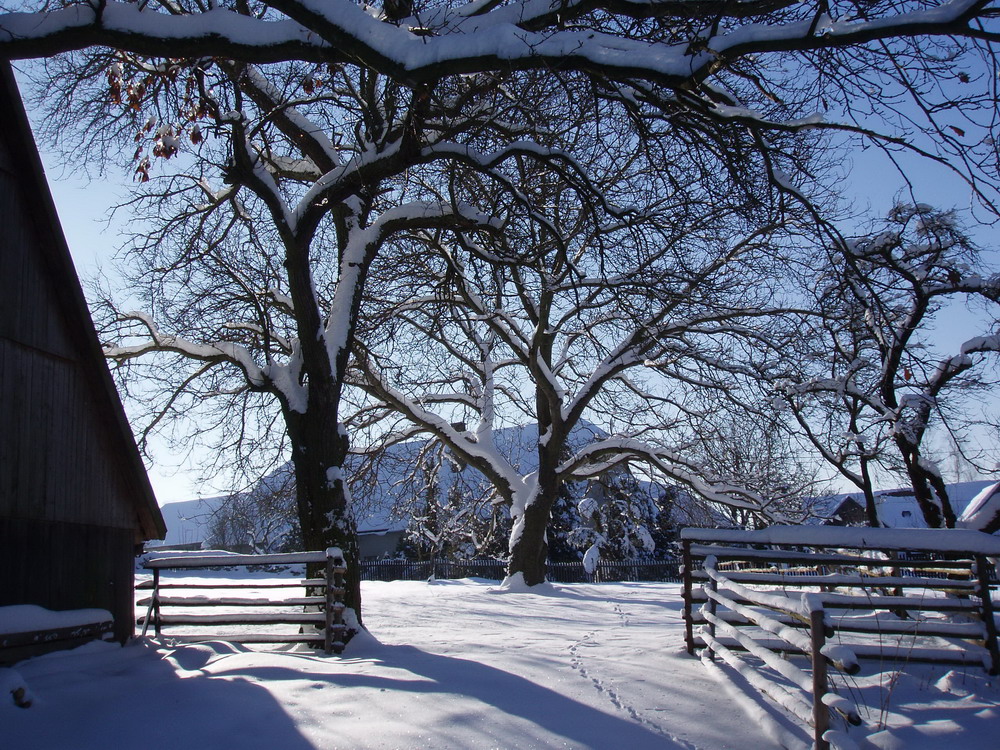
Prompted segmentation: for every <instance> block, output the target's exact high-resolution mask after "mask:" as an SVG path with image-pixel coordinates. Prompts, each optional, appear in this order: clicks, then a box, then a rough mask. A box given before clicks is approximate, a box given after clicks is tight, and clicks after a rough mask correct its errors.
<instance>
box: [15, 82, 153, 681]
mask: <svg viewBox="0 0 1000 750" xmlns="http://www.w3.org/2000/svg"><path fill="white" fill-rule="evenodd" d="M0 217H2V218H0V221H2V226H3V231H0V647H2V648H0V661H3V660H7V661H10V660H13V659H14V656H12V654H14V652H15V650H16V649H15V646H14V645H13V644H15V642H17V639H16V638H15V637H14V635H23V634H17V633H14V631H12V630H11V627H10V626H9V624H10V621H12V620H14V619H17V620H18V622H21V623H23V624H24V625H25V626H27V625H30V624H31V623H32V622H35V623H36V624H37V625H38V628H34V629H41V628H46V627H47V626H45V625H42V624H40V623H41V620H42V619H44V618H45V617H47V616H48V615H46V614H45V613H44V610H59V611H65V610H74V611H77V612H78V611H80V610H98V611H100V610H103V611H106V612H108V613H110V614H111V616H113V622H114V625H113V634H114V637H115V638H116V639H118V640H120V641H124V640H125V639H126V638H128V637H129V636H131V635H132V633H133V629H134V624H133V623H134V614H133V567H134V557H135V554H136V552H137V550H138V549H139V548H141V545H142V543H143V542H144V541H145V540H148V539H153V538H158V537H162V536H163V534H164V533H165V527H164V524H163V519H162V517H161V515H160V511H159V508H158V507H157V504H156V499H155V497H154V495H153V490H152V488H151V487H150V484H149V479H148V477H147V475H146V471H145V468H144V467H143V464H142V460H141V458H140V456H139V452H138V450H137V448H136V445H135V440H134V438H133V436H132V432H131V429H130V428H129V425H128V422H127V421H126V419H125V413H124V410H123V409H122V405H121V401H120V400H119V398H118V393H117V391H116V390H115V386H114V383H113V382H112V379H111V375H110V373H109V372H108V368H107V364H106V363H105V361H104V357H103V355H102V352H101V347H100V344H99V342H98V339H97V334H96V332H95V331H94V326H93V323H92V321H91V318H90V313H89V311H88V309H87V304H86V301H85V299H84V296H83V291H82V290H81V288H80V282H79V279H78V278H77V276H76V271H75V270H74V268H73V262H72V259H71V258H70V254H69V248H68V247H67V245H66V240H65V238H64V237H63V234H62V231H61V230H60V227H59V221H58V218H57V216H56V212H55V207H54V205H53V203H52V197H51V195H50V194H49V191H48V186H47V183H46V181H45V176H44V173H43V170H42V165H41V161H40V159H39V157H38V153H37V151H36V149H35V145H34V140H33V138H32V135H31V130H30V128H29V126H28V120H27V117H26V116H25V113H24V108H23V106H22V104H21V99H20V95H19V93H18V91H17V86H16V84H15V81H14V76H13V73H12V71H11V68H10V66H9V65H8V64H6V63H3V64H0ZM14 607H16V608H17V609H16V613H17V614H18V616H17V617H15V616H14V614H12V613H15V610H13V609H10V608H14ZM39 608H42V609H39ZM5 609H6V616H5V615H4V614H3V613H4V610H5ZM35 610H38V611H39V615H38V618H36V619H32V618H27V619H25V618H24V617H23V615H24V613H25V612H26V611H35ZM67 616H68V615H66V616H63V617H62V618H61V619H60V618H59V617H55V619H54V620H53V622H69V620H67V619H66V617H67ZM4 620H7V621H8V622H7V625H8V626H5V625H4ZM70 620H72V622H73V623H76V622H77V620H76V619H74V618H72V617H70ZM15 630H16V628H15ZM43 645H44V644H43ZM66 645H72V644H66ZM29 646H31V647H29V648H21V647H17V649H19V650H17V654H20V657H19V658H24V656H26V655H31V654H32V653H34V652H35V651H37V649H38V648H40V647H42V646H40V645H39V644H29Z"/></svg>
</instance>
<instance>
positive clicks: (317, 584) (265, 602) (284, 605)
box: [137, 547, 347, 654]
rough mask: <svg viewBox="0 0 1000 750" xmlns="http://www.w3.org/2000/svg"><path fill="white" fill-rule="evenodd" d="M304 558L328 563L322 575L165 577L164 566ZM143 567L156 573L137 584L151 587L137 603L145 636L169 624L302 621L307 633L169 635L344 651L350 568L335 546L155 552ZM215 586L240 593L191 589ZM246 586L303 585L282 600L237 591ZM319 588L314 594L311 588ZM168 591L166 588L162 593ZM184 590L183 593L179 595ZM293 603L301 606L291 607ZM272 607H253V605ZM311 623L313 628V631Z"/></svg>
mask: <svg viewBox="0 0 1000 750" xmlns="http://www.w3.org/2000/svg"><path fill="white" fill-rule="evenodd" d="M302 563H324V564H325V572H324V576H323V577H320V578H305V579H301V580H289V581H287V582H283V581H282V582H269V583H260V582H247V581H232V582H214V581H213V582H210V583H190V582H183V581H172V582H170V581H168V582H163V581H161V576H160V571H162V570H170V569H184V570H196V569H206V568H220V567H232V566H240V567H249V566H265V565H292V564H302ZM144 567H145V568H146V569H148V570H151V571H152V572H153V579H152V580H151V581H149V582H148V583H143V584H139V585H138V586H137V588H138V589H147V590H148V589H151V595H150V596H149V597H148V598H146V599H142V600H140V601H139V602H137V606H144V607H147V610H146V614H145V616H143V617H140V618H139V621H138V624H139V625H141V626H142V634H143V635H146V633H147V631H148V629H149V626H150V625H152V626H153V633H154V635H155V636H156V637H160V636H161V635H162V628H163V627H164V626H170V625H188V626H220V627H221V626H230V625H276V624H289V625H302V626H304V627H303V628H302V630H303V632H300V633H294V634H277V633H260V632H253V633H237V634H232V633H227V634H212V633H204V634H202V633H199V634H197V635H190V634H187V635H172V634H171V635H168V636H167V637H169V638H171V639H173V640H178V641H205V640H224V641H233V642H238V643H315V644H317V645H318V644H323V648H324V650H325V651H326V653H328V654H329V653H337V654H339V653H341V652H342V651H343V650H344V636H345V633H346V630H347V625H346V624H345V622H344V617H343V615H344V601H343V600H344V591H345V585H344V573H345V572H346V570H347V567H346V564H345V563H344V555H343V553H342V552H341V551H340V550H339V549H338V548H336V547H333V548H330V549H328V550H326V551H325V552H292V553H287V554H276V555H228V554H227V555H193V556H187V555H184V556H164V557H151V558H150V559H149V560H147V561H146V563H145V565H144ZM199 589H202V590H204V589H211V590H214V591H218V590H222V591H228V590H233V591H235V592H237V595H236V596H218V595H214V596H207V597H206V596H198V595H196V594H192V593H191V592H192V591H197V590H199ZM247 589H304V592H303V595H301V596H288V597H284V598H280V599H270V598H248V597H245V596H239V592H240V590H242V591H243V592H245V591H246V590H247ZM317 589H319V590H321V591H322V592H323V593H321V594H319V595H316V594H313V593H311V592H313V591H315V590H317ZM164 592H165V593H164ZM178 592H183V595H177V594H178ZM164 608H183V609H189V608H199V609H200V608H205V609H208V608H212V609H213V610H215V611H213V612H206V613H201V612H198V613H190V612H182V613H164V612H163V610H164ZM289 608H294V609H296V610H298V611H288V610H289ZM251 609H253V610H260V609H263V610H270V611H263V612H262V611H249V610H251ZM309 626H312V627H313V628H314V630H313V631H312V632H310V631H309Z"/></svg>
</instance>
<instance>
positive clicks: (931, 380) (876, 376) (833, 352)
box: [782, 205, 1000, 527]
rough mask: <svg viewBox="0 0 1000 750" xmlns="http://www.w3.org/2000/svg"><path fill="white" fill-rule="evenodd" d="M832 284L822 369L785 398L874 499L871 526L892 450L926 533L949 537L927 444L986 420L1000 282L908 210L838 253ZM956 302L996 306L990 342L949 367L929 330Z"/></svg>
mask: <svg viewBox="0 0 1000 750" xmlns="http://www.w3.org/2000/svg"><path fill="white" fill-rule="evenodd" d="M826 282H827V283H826V285H825V287H824V288H823V291H822V296H823V297H824V298H825V302H826V306H825V312H826V313H827V314H826V316H825V317H824V318H823V320H822V323H821V327H820V328H818V329H817V330H816V333H817V334H819V335H820V336H821V337H822V338H820V339H819V341H820V342H822V343H820V345H819V347H818V348H817V349H815V350H814V351H813V354H812V358H813V359H812V362H811V364H812V365H813V366H815V367H816V369H815V370H813V373H814V374H813V375H812V376H811V377H808V378H805V379H800V380H798V381H796V382H789V383H785V384H784V385H783V386H782V389H783V393H784V396H785V398H786V399H787V401H788V403H789V404H790V405H791V407H792V409H793V413H794V414H795V415H796V417H797V418H798V420H799V421H800V423H801V424H802V426H803V429H804V430H805V431H806V434H807V435H808V436H809V437H810V438H811V439H812V440H813V442H814V444H815V445H816V446H817V447H819V448H820V449H821V451H823V455H824V457H826V458H827V459H828V460H830V461H831V462H832V463H834V465H835V466H837V468H838V470H839V471H840V472H841V473H842V474H843V475H844V476H847V477H848V478H851V479H852V481H854V482H855V484H857V486H859V487H861V488H862V489H864V490H865V491H866V497H867V498H868V503H867V505H868V507H867V512H868V518H869V523H871V524H873V525H877V522H878V519H877V515H876V511H875V506H874V498H873V496H872V492H871V489H872V480H871V471H870V469H871V466H872V464H873V463H875V462H880V463H882V464H885V463H886V462H887V460H888V457H887V455H886V449H887V447H888V446H890V445H891V446H893V447H894V449H895V450H894V451H893V453H894V455H895V456H897V457H898V460H899V461H900V463H901V467H902V470H903V471H904V472H905V475H906V476H907V478H908V479H909V481H910V483H911V484H912V486H913V491H914V495H915V497H916V498H917V502H918V503H919V505H920V508H921V511H922V512H923V515H924V518H925V520H926V522H927V524H928V526H931V527H937V526H948V527H953V526H954V525H955V513H954V511H953V509H952V507H951V503H950V501H949V497H948V491H947V487H946V485H945V481H944V478H943V476H942V474H941V470H940V468H939V466H938V461H935V460H934V459H933V458H932V457H931V456H930V455H928V447H927V441H926V438H927V435H928V431H929V430H930V428H931V425H932V420H934V421H936V422H937V423H938V425H939V426H940V427H942V428H944V429H945V430H958V429H960V428H962V427H964V426H968V425H970V424H974V423H975V422H976V421H977V420H981V419H982V418H983V410H982V406H981V403H982V397H983V395H984V394H985V393H990V392H992V391H993V389H994V387H995V385H996V381H995V380H994V379H993V378H991V377H990V376H989V374H988V372H986V371H985V370H984V367H983V365H984V364H985V361H986V359H987V358H988V357H991V356H994V355H995V353H996V352H997V351H1000V338H998V334H997V331H998V327H997V326H998V317H997V313H998V309H997V307H996V304H997V303H998V302H1000V275H997V274H992V275H990V274H989V273H988V272H987V271H986V270H985V269H984V267H983V264H982V262H981V259H980V253H979V249H978V248H977V247H976V245H975V244H974V243H973V242H972V241H971V240H970V239H969V237H968V236H967V235H966V234H965V233H964V232H963V231H962V229H961V228H960V227H959V226H958V224H957V223H956V218H955V216H954V215H953V214H951V213H948V212H940V211H935V210H933V209H932V208H930V207H928V206H923V205H918V206H905V205H900V206H897V207H896V208H895V209H894V210H893V212H892V214H891V216H890V217H889V220H888V221H887V223H886V225H885V226H884V227H883V228H882V230H881V231H878V232H876V233H874V234H871V235H869V236H866V237H863V238H861V239H858V240H852V241H845V242H844V243H843V244H841V245H840V246H838V248H837V254H836V255H835V266H834V268H833V269H831V273H830V275H829V276H827V279H826ZM958 298H969V299H978V300H981V301H983V302H985V303H986V304H987V305H988V306H989V311H990V318H989V320H990V322H989V323H988V324H987V326H988V328H989V330H987V331H970V332H968V333H965V334H963V335H962V339H961V340H960V341H958V342H957V343H956V345H955V346H954V348H953V349H952V352H951V353H946V354H944V355H942V354H940V353H938V351H937V348H936V347H933V346H931V345H930V342H929V341H928V334H929V330H930V328H931V327H932V326H933V324H934V322H935V319H936V316H937V314H938V313H939V312H940V311H941V309H942V306H943V305H944V304H945V303H946V302H949V301H951V300H955V299H958ZM976 334H985V335H976ZM803 361H808V360H806V359H804V360H803ZM817 407H818V408H817ZM817 425H818V426H817ZM838 431H839V434H837V433H838ZM838 444H839V445H840V447H839V448H835V447H834V446H837V445H838ZM852 464H853V466H854V467H856V468H852Z"/></svg>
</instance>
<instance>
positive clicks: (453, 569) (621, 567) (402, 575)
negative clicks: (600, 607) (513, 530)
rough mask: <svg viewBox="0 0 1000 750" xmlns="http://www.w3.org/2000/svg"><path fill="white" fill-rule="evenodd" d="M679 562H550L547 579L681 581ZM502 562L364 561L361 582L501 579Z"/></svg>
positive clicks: (503, 564) (503, 567) (490, 560)
mask: <svg viewBox="0 0 1000 750" xmlns="http://www.w3.org/2000/svg"><path fill="white" fill-rule="evenodd" d="M680 566H681V563H680V560H655V561H645V560H622V561H613V560H609V561H606V562H605V561H601V562H599V563H598V564H597V567H596V568H595V569H594V572H593V575H591V574H588V573H587V571H586V570H585V569H584V567H583V563H582V562H560V563H549V565H548V579H549V580H550V581H552V582H554V583H612V582H620V581H660V582H680V580H681V568H680ZM506 573H507V563H505V562H504V561H503V560H493V559H478V560H365V561H363V562H362V563H361V580H363V581H424V580H427V579H428V578H440V579H454V578H485V579H487V580H493V581H500V580H503V578H504V576H505V575H506Z"/></svg>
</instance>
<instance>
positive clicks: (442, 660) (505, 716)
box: [231, 645, 688, 750]
mask: <svg viewBox="0 0 1000 750" xmlns="http://www.w3.org/2000/svg"><path fill="white" fill-rule="evenodd" d="M365 651H367V652H368V653H363V654H359V655H358V657H359V658H361V659H364V661H365V662H371V663H376V664H379V665H380V666H384V667H387V668H390V669H394V670H404V671H405V672H407V673H409V674H411V675H413V678H412V679H408V678H405V677H403V678H400V677H396V676H389V675H386V676H381V675H377V674H350V673H337V674H329V673H323V671H322V670H314V671H310V670H309V668H308V667H303V668H302V669H295V668H286V667H281V666H274V665H268V666H259V667H251V668H240V669H238V670H236V671H235V672H233V673H231V674H233V675H239V676H246V677H251V678H253V679H260V680H301V679H302V678H303V676H304V674H307V675H308V678H309V679H310V680H312V681H315V682H326V683H328V684H330V685H331V686H336V687H340V688H346V689H351V688H370V689H374V690H386V691H393V692H394V694H395V695H397V696H400V693H406V694H408V695H409V696H412V697H414V698H416V700H417V703H416V704H414V715H413V717H412V721H413V722H414V724H417V723H419V721H420V714H419V713H417V711H418V710H419V705H420V704H421V703H423V702H424V700H425V699H426V705H427V706H428V708H429V713H430V715H432V716H433V715H434V710H435V708H436V707H437V706H439V705H441V704H440V701H441V700H442V699H446V698H447V697H448V696H455V695H459V696H464V697H466V698H469V699H472V700H474V701H478V702H479V703H481V704H483V705H482V708H481V709H477V710H475V712H474V713H473V714H472V715H471V716H470V715H468V714H466V716H465V718H463V722H464V725H463V727H462V732H463V734H462V735H461V736H462V737H464V738H466V739H468V737H469V736H470V735H471V734H478V735H479V736H481V737H482V739H483V743H484V744H482V745H480V744H476V745H475V746H476V747H480V746H483V747H485V746H496V743H497V740H498V738H499V739H500V742H501V746H503V740H504V739H506V740H507V741H508V742H510V743H511V744H512V745H518V742H517V740H516V739H515V737H520V738H522V740H523V739H525V738H530V737H534V738H537V739H535V740H534V741H533V742H530V746H531V747H552V746H561V745H562V742H560V743H559V744H558V745H553V742H554V741H555V738H556V737H559V738H562V739H563V740H564V741H565V742H566V743H568V744H571V745H575V746H582V747H594V748H597V747H601V748H604V747H628V748H630V750H639V749H640V748H657V749H658V750H667V749H669V748H675V747H676V748H681V747H688V746H687V745H686V744H678V743H677V742H676V741H672V740H671V738H670V737H669V736H668V735H666V734H664V733H662V732H660V731H657V730H656V729H655V728H652V727H650V726H647V725H644V724H642V723H640V721H641V720H637V719H636V718H633V717H631V716H629V715H628V714H627V713H626V710H625V709H621V708H617V709H616V708H615V706H614V705H613V704H612V703H611V702H610V701H609V702H608V709H609V710H608V711H602V710H600V709H595V707H594V706H593V705H592V704H587V703H582V702H580V701H577V700H574V699H573V698H570V697H568V696H566V695H564V694H562V693H560V692H558V691H556V690H553V689H550V688H548V687H545V686H544V685H541V684H538V683H537V682H534V681H532V680H529V679H527V678H525V677H521V676H519V675H516V674H512V673H510V672H506V671H504V670H502V669H498V668H496V667H492V666H489V665H486V664H482V663H480V662H476V661H471V660H468V659H461V658H457V657H453V656H444V655H438V654H432V653H428V652H426V651H423V650H421V649H420V648H417V647H416V646H407V645H403V646H385V645H379V646H378V647H377V649H375V650H372V651H369V649H365ZM283 655H284V656H288V657H293V658H294V657H300V658H302V659H305V660H313V659H317V658H319V657H313V656H311V655H307V654H300V653H286V654H283ZM354 655H355V654H351V656H354ZM345 666H346V667H348V669H349V665H348V664H345ZM397 674H398V673H397ZM566 677H567V678H569V679H570V681H571V680H572V679H573V676H572V673H570V672H568V671H567V674H566ZM399 705H400V706H403V705H404V698H403V697H402V696H400V702H399ZM472 707H473V708H474V709H475V704H472ZM369 718H370V720H371V722H372V724H373V732H374V733H377V731H378V729H377V727H378V722H379V717H378V715H377V714H374V713H373V714H372V715H371V716H370V717H369ZM524 722H529V723H530V724H531V725H534V727H530V726H527V727H526V726H525V725H524ZM440 729H441V730H442V731H446V730H447V728H444V727H442V728H440ZM505 729H506V730H507V731H509V732H511V733H512V734H506V733H505ZM423 730H424V731H430V732H431V737H432V739H431V740H430V744H431V745H433V744H434V740H433V737H434V731H435V727H433V726H424V727H423ZM498 735H499V737H498ZM547 735H554V736H555V737H551V736H550V737H548V739H542V738H545V737H546V736H547ZM438 739H439V740H440V741H441V743H442V744H443V745H448V742H447V741H446V740H445V739H444V738H443V737H439V738H438ZM490 740H491V741H490ZM449 746H450V745H449Z"/></svg>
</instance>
